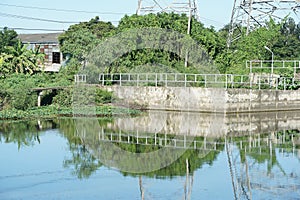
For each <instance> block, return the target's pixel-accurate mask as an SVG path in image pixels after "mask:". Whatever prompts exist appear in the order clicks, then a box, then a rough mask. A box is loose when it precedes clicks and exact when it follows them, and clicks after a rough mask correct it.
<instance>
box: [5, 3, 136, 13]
mask: <svg viewBox="0 0 300 200" xmlns="http://www.w3.org/2000/svg"><path fill="white" fill-rule="evenodd" d="M0 5H1V6H9V7H16V8H26V9H35V10H48V11H57V12H72V13H88V14H102V15H126V14H130V13H121V12H99V11H85V10H73V9H58V8H45V7H37V6H21V5H14V4H5V3H0Z"/></svg>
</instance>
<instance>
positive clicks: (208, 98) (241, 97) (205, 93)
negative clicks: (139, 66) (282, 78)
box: [105, 86, 300, 113]
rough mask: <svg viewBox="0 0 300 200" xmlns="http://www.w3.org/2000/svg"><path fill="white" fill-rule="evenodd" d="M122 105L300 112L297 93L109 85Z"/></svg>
mask: <svg viewBox="0 0 300 200" xmlns="http://www.w3.org/2000/svg"><path fill="white" fill-rule="evenodd" d="M105 89H107V90H108V91H112V92H113V93H114V95H115V96H116V97H117V98H118V99H119V100H121V101H122V102H123V104H124V103H125V104H128V105H136V106H141V107H143V108H145V109H149V110H172V111H193V112H217V113H236V112H267V111H292V110H300V91H298V90H288V91H282V90H250V89H220V88H198V87H186V88H184V87H182V88H180V87H130V86H122V87H120V86H106V87H105Z"/></svg>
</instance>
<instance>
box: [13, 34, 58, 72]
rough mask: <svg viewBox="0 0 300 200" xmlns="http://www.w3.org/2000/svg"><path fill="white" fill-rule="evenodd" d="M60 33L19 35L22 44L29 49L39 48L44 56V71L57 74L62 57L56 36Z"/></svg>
mask: <svg viewBox="0 0 300 200" xmlns="http://www.w3.org/2000/svg"><path fill="white" fill-rule="evenodd" d="M60 34H61V33H41V34H40V33H39V34H19V38H20V39H21V41H22V43H23V44H28V48H29V49H36V48H40V52H41V53H44V54H45V67H44V71H48V72H58V71H59V69H60V67H61V64H62V62H63V55H62V53H61V52H60V50H59V42H58V36H59V35H60Z"/></svg>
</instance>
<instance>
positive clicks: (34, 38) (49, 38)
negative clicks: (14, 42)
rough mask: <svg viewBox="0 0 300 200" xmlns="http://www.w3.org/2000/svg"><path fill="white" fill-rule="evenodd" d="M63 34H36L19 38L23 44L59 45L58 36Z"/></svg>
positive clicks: (21, 35)
mask: <svg viewBox="0 0 300 200" xmlns="http://www.w3.org/2000/svg"><path fill="white" fill-rule="evenodd" d="M60 34H61V33H34V34H19V36H18V37H19V38H20V39H21V41H22V42H23V43H35V44H43V43H46V44H49V43H52V44H58V36H59V35H60Z"/></svg>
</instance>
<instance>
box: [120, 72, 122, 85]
mask: <svg viewBox="0 0 300 200" xmlns="http://www.w3.org/2000/svg"><path fill="white" fill-rule="evenodd" d="M120 86H122V74H121V73H120Z"/></svg>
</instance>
